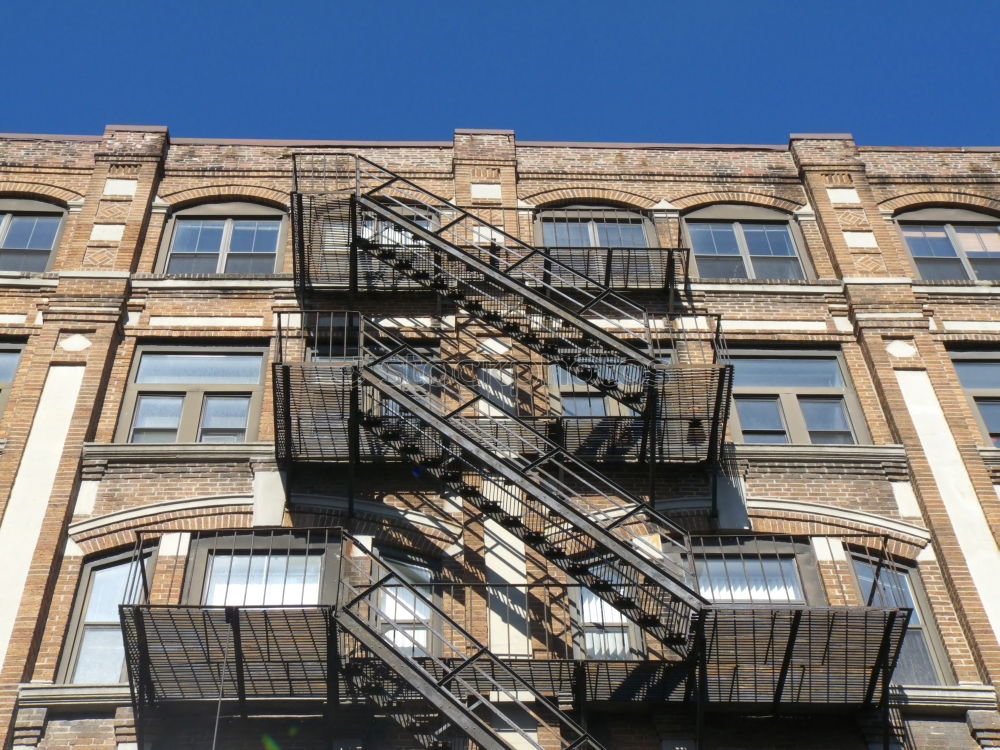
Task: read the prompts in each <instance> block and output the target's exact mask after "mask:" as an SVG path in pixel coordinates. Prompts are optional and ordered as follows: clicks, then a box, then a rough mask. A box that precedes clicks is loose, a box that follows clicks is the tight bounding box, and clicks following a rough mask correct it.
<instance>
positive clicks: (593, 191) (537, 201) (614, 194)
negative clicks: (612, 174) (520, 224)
mask: <svg viewBox="0 0 1000 750" xmlns="http://www.w3.org/2000/svg"><path fill="white" fill-rule="evenodd" d="M521 200H523V201H526V202H527V203H531V204H533V205H535V206H538V207H545V206H547V205H551V204H553V203H566V202H567V201H588V202H594V201H601V202H607V203H617V204H621V205H625V206H630V207H633V208H652V207H653V206H655V205H656V201H654V200H652V199H651V198H647V197H645V196H642V195H636V194H635V193H628V192H625V191H624V190H613V189H611V188H603V187H564V188H557V189H555V190H543V191H541V192H539V193H533V194H532V195H524V196H521Z"/></svg>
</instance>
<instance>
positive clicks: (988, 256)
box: [969, 253, 1000, 281]
mask: <svg viewBox="0 0 1000 750" xmlns="http://www.w3.org/2000/svg"><path fill="white" fill-rule="evenodd" d="M969 263H971V264H972V270H973V271H974V272H975V274H976V278H977V279H979V280H981V281H997V280H1000V254H995V253H969Z"/></svg>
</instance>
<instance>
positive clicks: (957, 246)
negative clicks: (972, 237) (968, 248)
mask: <svg viewBox="0 0 1000 750" xmlns="http://www.w3.org/2000/svg"><path fill="white" fill-rule="evenodd" d="M944 233H945V234H946V235H947V236H948V242H950V243H951V246H952V248H954V250H955V255H957V256H958V260H959V262H961V264H962V266H963V267H964V268H965V272H966V273H967V274H968V275H969V278H970V279H973V280H974V281H975V280H978V279H977V277H976V270H975V269H974V268H973V267H972V263H971V262H970V261H969V258H968V256H967V255H966V254H965V248H963V247H962V245H961V243H960V242H959V241H958V233H957V232H956V231H955V225H954V224H945V225H944Z"/></svg>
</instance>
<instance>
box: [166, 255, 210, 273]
mask: <svg viewBox="0 0 1000 750" xmlns="http://www.w3.org/2000/svg"><path fill="white" fill-rule="evenodd" d="M218 268H219V256H218V255H216V254H213V253H183V254H181V253H176V254H175V253H171V254H170V260H168V261H167V271H166V272H167V273H215V272H216V271H217V270H218Z"/></svg>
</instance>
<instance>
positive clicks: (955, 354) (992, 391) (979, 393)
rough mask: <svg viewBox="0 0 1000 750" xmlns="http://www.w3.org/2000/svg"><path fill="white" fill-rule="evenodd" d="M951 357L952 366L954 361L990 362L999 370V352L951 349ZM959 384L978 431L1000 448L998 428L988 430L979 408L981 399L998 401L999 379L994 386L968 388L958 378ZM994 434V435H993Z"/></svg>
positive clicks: (999, 399)
mask: <svg viewBox="0 0 1000 750" xmlns="http://www.w3.org/2000/svg"><path fill="white" fill-rule="evenodd" d="M949 353H950V355H951V359H952V365H953V366H954V365H955V363H956V362H990V363H995V364H996V365H997V368H998V370H1000V352H988V351H972V350H969V351H951V352H949ZM957 370H958V368H957V367H956V373H955V375H956V378H958V372H957ZM958 382H959V385H960V386H961V387H962V391H963V392H964V393H965V397H966V398H967V399H968V401H969V405H970V407H972V413H973V416H975V418H976V424H977V425H979V431H980V433H982V435H983V437H985V438H986V440H987V441H988V445H990V446H992V447H994V448H1000V430H998V431H997V432H996V433H992V432H990V428H989V424H988V423H987V422H986V419H985V418H984V417H983V413H982V409H981V408H980V402H981V401H990V402H993V401H995V402H998V403H1000V381H998V382H997V387H996V388H969V387H966V386H965V385H962V381H961V379H960V378H959V380H958ZM994 434H995V435H996V437H994Z"/></svg>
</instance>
